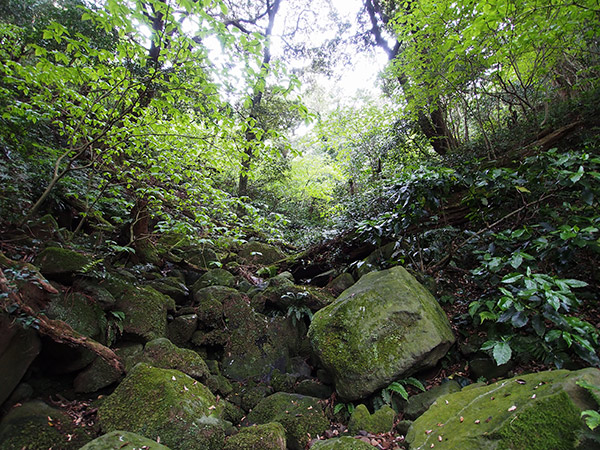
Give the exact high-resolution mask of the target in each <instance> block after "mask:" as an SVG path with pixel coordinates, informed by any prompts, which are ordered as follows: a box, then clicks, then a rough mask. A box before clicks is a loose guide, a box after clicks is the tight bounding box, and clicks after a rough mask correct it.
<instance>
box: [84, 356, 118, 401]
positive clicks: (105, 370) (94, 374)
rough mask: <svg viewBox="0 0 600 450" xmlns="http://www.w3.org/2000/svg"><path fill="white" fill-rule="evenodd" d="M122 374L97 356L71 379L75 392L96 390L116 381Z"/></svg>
mask: <svg viewBox="0 0 600 450" xmlns="http://www.w3.org/2000/svg"><path fill="white" fill-rule="evenodd" d="M122 375H123V372H122V371H121V370H119V369H117V368H116V367H114V366H113V365H111V364H109V363H108V362H106V360H104V359H103V358H100V357H98V358H96V359H95V360H94V361H93V362H92V363H91V364H90V365H89V366H88V367H86V368H85V369H84V370H82V371H81V372H79V373H78V374H77V376H76V377H75V379H74V380H73V388H74V389H75V392H81V393H90V392H96V391H99V390H100V389H103V388H105V387H107V386H110V385H111V384H113V383H115V382H117V381H118V380H119V379H120V378H121V376H122Z"/></svg>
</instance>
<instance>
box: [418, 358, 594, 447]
mask: <svg viewBox="0 0 600 450" xmlns="http://www.w3.org/2000/svg"><path fill="white" fill-rule="evenodd" d="M580 380H581V381H586V382H588V383H590V384H593V385H600V370H598V369H593V368H588V369H583V370H579V371H576V372H570V371H567V370H557V371H552V372H540V373H535V374H531V375H524V376H521V377H518V378H517V377H515V378H511V379H508V380H502V381H498V382H496V383H494V384H491V385H489V386H477V385H472V386H467V387H466V388H464V389H463V390H462V391H460V392H456V393H453V394H448V395H444V396H442V397H440V398H438V400H437V401H436V402H435V403H434V404H433V405H432V406H431V407H430V408H429V410H428V411H427V412H426V413H425V414H423V415H422V416H421V417H419V418H418V419H417V420H416V421H415V422H414V423H413V424H412V426H411V427H410V429H409V432H408V434H407V436H406V440H407V441H408V442H409V443H410V448H411V449H425V448H427V449H428V448H430V447H431V445H432V444H434V445H435V448H436V449H438V450H439V449H455V448H477V449H482V450H485V449H510V450H521V449H522V450H525V449H527V450H546V449H553V450H571V449H577V448H581V449H583V448H586V449H587V448H597V447H590V446H588V445H587V444H586V443H581V442H579V438H580V435H579V433H580V431H582V430H584V429H585V428H584V427H585V424H584V422H583V421H582V419H581V418H580V414H581V411H582V410H585V409H595V408H596V407H597V405H596V404H595V402H594V401H593V400H592V399H591V398H590V396H589V394H588V392H587V391H586V390H585V389H583V388H581V387H579V386H578V385H577V384H576V383H577V381H580ZM440 423H441V424H443V426H438V424H440ZM440 438H441V440H440Z"/></svg>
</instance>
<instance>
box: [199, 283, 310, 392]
mask: <svg viewBox="0 0 600 450" xmlns="http://www.w3.org/2000/svg"><path fill="white" fill-rule="evenodd" d="M194 299H195V300H196V302H198V307H197V308H196V312H197V315H198V318H199V325H198V327H199V331H197V332H196V333H195V334H194V337H193V338H192V342H193V343H194V344H195V345H198V346H200V347H202V346H213V347H214V346H222V347H223V350H224V351H223V359H222V361H221V363H222V364H221V365H222V368H223V374H224V375H226V376H227V377H229V378H231V379H234V380H237V381H242V380H246V379H250V378H255V379H258V378H264V377H265V376H269V375H270V374H271V372H272V371H273V370H274V369H279V370H284V369H285V366H286V364H287V362H288V360H289V356H290V353H291V352H292V351H293V349H294V347H295V346H296V345H297V344H298V342H299V329H298V328H296V327H295V326H294V325H293V323H292V321H291V320H290V319H286V318H283V317H267V316H265V315H263V314H260V313H257V312H255V311H254V310H253V308H252V306H251V305H250V299H249V298H248V297H247V296H246V295H244V294H241V293H240V292H238V291H236V290H235V289H231V288H227V287H223V286H211V287H206V288H202V289H199V290H198V291H196V292H194ZM222 324H227V328H226V329H223V326H222Z"/></svg>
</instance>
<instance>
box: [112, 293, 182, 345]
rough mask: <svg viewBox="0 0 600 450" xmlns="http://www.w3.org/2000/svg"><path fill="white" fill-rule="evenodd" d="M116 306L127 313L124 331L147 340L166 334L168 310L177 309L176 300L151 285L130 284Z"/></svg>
mask: <svg viewBox="0 0 600 450" xmlns="http://www.w3.org/2000/svg"><path fill="white" fill-rule="evenodd" d="M115 308H116V310H118V311H122V312H123V313H124V314H125V319H124V320H123V333H124V334H125V335H129V336H131V337H133V338H136V339H138V340H141V341H143V342H147V341H151V340H153V339H157V338H160V337H165V336H166V334H167V311H169V310H173V309H175V302H174V301H173V299H172V298H171V297H168V296H166V295H164V294H161V293H160V292H158V291H156V290H155V289H152V288H151V287H148V286H146V287H141V286H131V285H128V286H126V287H125V288H124V289H123V290H122V291H121V292H120V295H119V296H118V298H117V304H116V307H115Z"/></svg>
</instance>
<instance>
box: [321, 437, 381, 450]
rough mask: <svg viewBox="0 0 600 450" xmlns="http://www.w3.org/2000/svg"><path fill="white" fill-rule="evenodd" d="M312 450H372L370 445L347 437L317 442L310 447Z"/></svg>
mask: <svg viewBox="0 0 600 450" xmlns="http://www.w3.org/2000/svg"><path fill="white" fill-rule="evenodd" d="M311 449H312V450H373V446H372V445H371V444H367V443H366V442H363V441H360V440H358V439H354V438H352V437H349V436H344V437H341V438H335V439H327V440H326V441H317V442H315V443H314V444H313V446H312V447H311Z"/></svg>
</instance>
